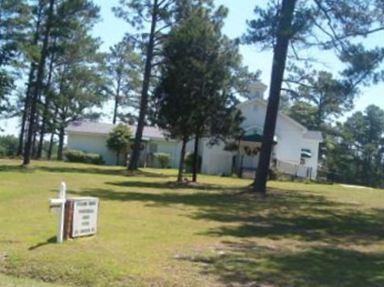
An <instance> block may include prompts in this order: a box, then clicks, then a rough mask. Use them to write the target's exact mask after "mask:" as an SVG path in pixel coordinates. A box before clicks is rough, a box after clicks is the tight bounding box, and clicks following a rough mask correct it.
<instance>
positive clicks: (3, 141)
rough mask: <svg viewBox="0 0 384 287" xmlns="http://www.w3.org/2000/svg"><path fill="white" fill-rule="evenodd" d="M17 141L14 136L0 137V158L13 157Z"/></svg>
mask: <svg viewBox="0 0 384 287" xmlns="http://www.w3.org/2000/svg"><path fill="white" fill-rule="evenodd" d="M18 145H19V140H18V139H17V137H15V136H0V157H14V156H16V153H17V147H18Z"/></svg>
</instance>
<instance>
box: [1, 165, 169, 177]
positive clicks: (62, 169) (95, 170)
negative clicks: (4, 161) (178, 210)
mask: <svg viewBox="0 0 384 287" xmlns="http://www.w3.org/2000/svg"><path fill="white" fill-rule="evenodd" d="M37 170H40V171H45V172H53V173H82V174H100V175H118V176H138V177H140V176H142V177H156V178H170V177H172V176H170V175H165V174H162V173H155V172H148V171H144V170H138V171H135V172H134V173H132V174H130V173H129V172H128V171H127V170H126V169H125V168H123V167H122V168H121V169H118V168H108V167H105V166H100V167H98V166H94V167H91V168H90V166H89V165H84V167H73V166H49V165H46V166H32V167H24V166H22V165H0V172H34V171H37Z"/></svg>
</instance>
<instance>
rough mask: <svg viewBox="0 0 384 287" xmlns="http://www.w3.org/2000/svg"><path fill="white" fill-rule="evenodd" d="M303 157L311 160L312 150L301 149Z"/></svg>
mask: <svg viewBox="0 0 384 287" xmlns="http://www.w3.org/2000/svg"><path fill="white" fill-rule="evenodd" d="M301 157H302V158H311V157H312V153H311V150H310V149H305V148H302V149H301Z"/></svg>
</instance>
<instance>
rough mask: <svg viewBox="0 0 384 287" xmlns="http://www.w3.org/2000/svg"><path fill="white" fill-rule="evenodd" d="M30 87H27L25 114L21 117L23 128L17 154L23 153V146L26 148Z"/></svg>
mask: <svg viewBox="0 0 384 287" xmlns="http://www.w3.org/2000/svg"><path fill="white" fill-rule="evenodd" d="M28 89H29V87H28V88H27V92H26V97H25V101H24V110H23V115H22V117H21V127H20V128H21V129H20V135H19V146H18V147H17V156H20V155H21V154H22V153H23V148H24V134H25V125H26V121H27V116H28V110H29V101H28V94H29V92H28Z"/></svg>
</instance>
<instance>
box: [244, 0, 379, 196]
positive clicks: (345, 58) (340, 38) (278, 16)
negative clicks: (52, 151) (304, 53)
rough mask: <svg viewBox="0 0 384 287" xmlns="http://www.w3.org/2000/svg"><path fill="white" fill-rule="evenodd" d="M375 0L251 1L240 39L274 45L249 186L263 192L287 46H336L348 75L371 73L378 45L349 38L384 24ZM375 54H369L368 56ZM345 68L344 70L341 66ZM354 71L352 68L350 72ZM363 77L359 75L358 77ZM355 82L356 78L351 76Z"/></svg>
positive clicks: (296, 50)
mask: <svg viewBox="0 0 384 287" xmlns="http://www.w3.org/2000/svg"><path fill="white" fill-rule="evenodd" d="M379 5H381V4H380V3H379V2H376V1H371V0H364V1H361V0H341V1H330V0H323V1H320V0H312V1H303V0H283V1H281V4H280V3H279V2H275V1H271V2H270V3H268V6H267V7H265V8H261V7H256V9H255V13H256V15H257V18H256V19H255V20H252V21H249V22H248V32H247V35H246V36H245V40H246V42H248V43H256V44H258V45H261V46H262V47H263V48H273V55H274V57H273V65H272V75H271V84H270V94H269V99H268V106H267V113H266V118H265V124H264V133H263V144H262V149H261V154H260V160H259V165H258V168H257V172H256V178H255V181H254V191H257V192H261V193H262V194H265V192H266V182H267V177H268V170H269V163H270V158H271V152H272V146H273V137H274V132H275V127H276V119H277V113H278V107H279V99H280V93H281V90H282V84H283V80H284V72H285V68H286V60H287V55H288V53H289V49H288V48H289V47H291V49H290V50H291V53H292V54H293V58H296V59H300V58H301V57H300V56H299V55H298V53H299V52H300V50H303V49H309V48H313V47H316V48H317V49H323V50H330V49H333V50H334V51H336V52H337V54H338V56H339V57H340V60H341V61H342V62H344V63H346V64H350V65H352V66H354V69H353V73H351V74H349V77H351V78H355V80H356V78H358V77H362V78H364V79H367V76H366V75H367V74H372V71H373V69H374V68H377V66H378V65H379V63H380V62H381V61H382V60H383V50H382V49H376V48H374V49H371V50H368V51H367V50H366V49H364V48H363V47H364V46H363V45H359V44H356V43H352V42H351V39H357V37H359V36H361V37H367V36H369V35H371V34H373V33H377V32H379V31H382V30H383V29H384V25H383V24H384V23H383V21H382V19H381V16H380V15H379V14H380V13H376V11H375V9H376V8H380V7H379ZM372 55H374V57H370V56H372ZM361 58H363V59H369V60H371V61H368V62H367V63H366V65H362V64H361V63H360V65H357V62H356V59H361ZM345 72H346V73H347V74H348V72H349V70H348V69H347V70H346V71H345ZM355 72H356V73H355ZM361 81H363V80H361ZM356 82H359V81H356Z"/></svg>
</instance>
